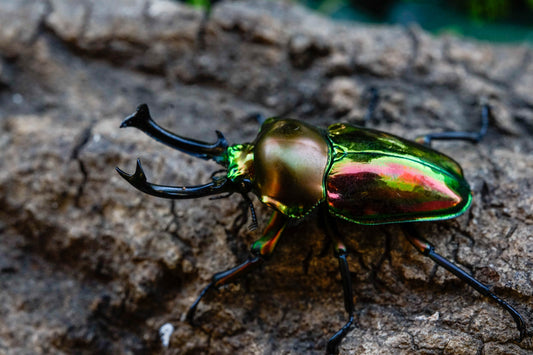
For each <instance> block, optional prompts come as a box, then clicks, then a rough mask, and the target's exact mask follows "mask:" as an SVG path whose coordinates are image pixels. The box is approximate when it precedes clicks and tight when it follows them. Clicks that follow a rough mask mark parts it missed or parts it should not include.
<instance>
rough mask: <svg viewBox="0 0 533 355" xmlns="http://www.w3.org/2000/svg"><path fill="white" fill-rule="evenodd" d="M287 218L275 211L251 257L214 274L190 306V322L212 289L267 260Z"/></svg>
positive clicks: (188, 316) (254, 245)
mask: <svg viewBox="0 0 533 355" xmlns="http://www.w3.org/2000/svg"><path fill="white" fill-rule="evenodd" d="M287 220H288V219H287V217H285V216H284V215H283V214H281V213H279V212H274V214H273V215H272V218H271V219H270V222H269V224H268V225H267V226H266V228H265V230H264V232H263V236H262V237H261V238H260V239H259V240H257V241H256V242H255V243H254V244H253V245H252V248H251V255H250V257H249V258H248V259H247V260H246V261H245V262H243V263H242V264H240V265H237V266H235V267H233V268H231V269H229V270H226V271H223V272H219V273H217V274H215V275H214V276H213V279H212V280H211V282H210V283H209V285H207V286H206V287H205V288H204V289H203V290H202V292H201V293H200V295H199V296H198V298H197V299H196V301H194V303H193V304H192V306H191V307H190V308H189V311H188V312H187V317H186V318H187V321H188V322H189V323H191V324H192V322H193V318H194V313H195V312H196V307H197V306H198V303H200V301H201V300H202V298H204V296H205V295H206V294H207V293H208V292H209V291H210V290H212V289H213V288H214V289H217V288H218V287H220V286H223V285H226V284H228V283H230V282H232V281H234V280H235V279H236V278H237V277H238V276H241V275H243V274H246V273H248V272H250V271H251V270H253V269H255V268H256V267H257V266H259V265H261V264H262V263H263V261H265V259H267V258H268V257H269V256H270V255H271V254H272V252H273V251H274V247H275V246H276V244H277V242H278V241H279V237H280V236H281V234H282V233H283V230H284V229H285V226H286V225H287Z"/></svg>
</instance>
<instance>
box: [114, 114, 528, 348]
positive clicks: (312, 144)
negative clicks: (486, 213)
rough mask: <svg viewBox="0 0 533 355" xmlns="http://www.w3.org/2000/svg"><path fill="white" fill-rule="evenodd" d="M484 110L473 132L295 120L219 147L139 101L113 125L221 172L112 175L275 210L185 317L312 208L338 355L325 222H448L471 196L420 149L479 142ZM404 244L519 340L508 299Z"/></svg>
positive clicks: (447, 168)
mask: <svg viewBox="0 0 533 355" xmlns="http://www.w3.org/2000/svg"><path fill="white" fill-rule="evenodd" d="M488 115H489V108H488V106H486V105H485V106H483V109H482V120H483V124H482V128H481V130H480V131H479V132H443V133H435V134H428V135H426V136H423V137H421V138H420V139H417V141H418V142H420V143H422V144H419V143H415V142H412V141H408V140H405V139H403V138H400V137H397V136H394V135H391V134H388V133H384V132H380V131H377V130H373V129H368V128H362V127H357V126H351V125H348V124H343V123H337V124H333V125H331V126H329V127H328V128H327V130H322V129H319V128H317V127H314V126H312V125H309V124H307V123H304V122H302V121H297V120H293V119H278V118H269V119H267V120H265V121H264V122H263V124H262V126H261V129H260V131H259V134H258V136H257V138H256V139H255V141H254V142H253V143H245V144H236V145H231V146H230V145H228V143H227V141H226V139H225V138H224V136H223V135H222V133H220V132H219V131H216V134H217V136H218V140H217V141H216V142H215V143H213V144H207V143H203V142H200V141H196V140H192V139H187V138H183V137H180V136H178V135H176V134H174V133H171V132H169V131H166V130H165V129H163V128H161V127H160V126H158V125H157V124H156V123H155V122H154V121H153V120H152V118H151V117H150V113H149V111H148V106H147V105H145V104H143V105H140V106H139V107H138V108H137V111H136V112H135V113H134V114H132V115H131V116H129V117H127V118H126V119H125V120H124V121H123V122H122V124H121V126H120V127H136V128H138V129H140V130H141V131H143V132H145V133H146V134H148V135H149V136H151V137H152V138H154V139H156V140H158V141H160V142H161V143H164V144H166V145H168V146H170V147H172V148H175V149H178V150H180V151H182V152H185V153H187V154H190V155H193V156H196V157H198V158H202V159H206V160H207V159H212V160H214V161H216V162H217V163H218V164H220V165H222V166H223V167H224V168H225V172H226V175H225V176H220V175H217V174H214V175H213V177H212V181H211V182H209V183H207V184H205V185H199V186H164V185H156V184H152V183H150V182H148V181H147V179H146V176H145V174H144V171H143V169H142V167H141V164H140V161H139V160H138V161H137V168H136V170H135V173H134V174H133V175H130V174H127V173H125V172H124V171H122V170H120V169H119V168H117V171H118V173H119V174H120V175H121V176H122V177H123V178H124V179H126V180H127V181H128V182H129V183H130V184H131V185H133V186H134V187H136V188H137V189H139V190H141V191H143V192H145V193H147V194H150V195H154V196H158V197H164V198H170V199H186V198H196V197H202V196H209V195H215V194H221V193H226V194H231V193H240V194H242V196H243V197H244V198H245V199H246V201H247V202H248V203H249V205H250V209H251V212H252V220H253V225H256V218H255V212H254V209H253V205H252V202H251V200H250V198H249V197H248V193H250V192H252V193H254V194H255V195H257V197H258V199H259V200H260V201H261V202H263V203H264V204H266V205H267V206H270V207H272V208H273V209H274V213H273V214H272V217H271V219H270V222H269V223H268V225H267V226H266V228H265V229H264V231H263V233H262V236H261V238H260V239H259V240H257V241H256V242H255V243H254V244H253V245H252V247H251V252H250V256H249V258H248V259H247V260H246V261H244V262H243V263H242V264H240V265H237V266H235V267H233V268H231V269H229V270H227V271H224V272H220V273H217V274H215V275H214V276H213V279H212V281H211V283H209V285H207V287H206V288H205V289H204V290H203V291H202V292H201V293H200V296H199V297H198V299H197V300H196V301H195V302H194V304H193V305H192V306H191V308H190V309H189V311H188V313H187V319H188V321H189V322H191V323H192V319H193V316H194V313H195V310H196V307H197V306H198V303H199V302H200V300H201V299H202V298H203V297H204V296H205V295H206V294H207V292H209V291H210V290H211V289H213V288H218V287H219V286H222V285H225V284H227V283H229V282H231V281H234V279H235V278H237V277H238V276H240V275H242V274H244V273H246V272H249V271H250V270H251V269H253V268H255V267H257V266H258V265H260V264H261V263H262V262H263V261H264V260H265V259H267V258H268V257H269V256H270V255H271V253H272V252H273V251H274V248H275V246H276V244H277V242H278V240H279V238H280V236H281V235H282V233H283V230H284V229H285V227H286V225H287V223H288V221H289V220H291V219H300V218H304V217H306V216H307V215H309V214H310V212H311V211H313V210H315V209H316V210H317V211H318V213H319V215H320V218H321V222H322V223H321V226H322V227H323V229H324V231H325V233H326V234H327V235H328V237H329V238H331V240H332V241H333V243H334V251H335V256H336V258H337V259H338V262H339V270H340V273H341V280H342V286H343V291H344V307H345V309H346V312H347V313H348V321H347V322H346V324H345V325H344V326H343V327H342V328H340V330H338V331H337V333H335V334H334V335H333V336H332V337H331V338H330V340H329V341H328V344H327V353H328V354H337V353H338V345H339V343H340V342H341V340H342V339H343V338H344V336H345V335H346V334H347V332H348V330H349V328H350V327H351V325H352V324H353V323H354V304H353V297H352V282H351V279H350V273H349V269H348V263H347V261H346V256H347V250H346V247H345V245H344V243H343V238H342V236H340V235H339V233H338V232H337V229H336V226H335V224H334V221H333V219H334V217H340V218H343V219H345V220H348V221H350V222H353V223H358V224H367V225H377V224H386V223H403V222H416V221H434V220H443V219H448V218H453V217H456V216H458V215H460V214H462V213H464V212H465V211H466V210H467V209H468V207H469V206H470V204H471V201H472V193H471V191H470V187H469V185H468V183H467V182H466V180H465V179H464V176H463V172H462V169H461V167H460V166H459V164H458V163H457V162H455V161H454V160H453V159H451V158H449V157H447V156H446V155H444V154H442V153H439V152H437V151H435V150H433V149H431V148H430V147H429V146H430V144H431V141H432V140H434V139H442V140H445V139H447V140H452V139H461V140H469V141H473V142H477V141H479V140H480V139H481V138H482V137H483V135H484V134H485V133H486V130H487V126H488ZM405 227H406V231H407V233H406V237H407V239H408V240H409V242H411V244H412V245H413V246H414V247H415V248H416V250H418V251H419V252H420V253H422V254H423V255H424V256H427V257H429V258H430V259H431V260H433V261H434V262H435V263H437V264H438V265H440V266H442V267H444V268H445V269H447V270H448V271H450V272H451V273H453V274H454V275H456V276H457V277H458V278H460V279H461V280H463V281H464V282H466V283H467V284H468V285H470V286H472V287H473V288H474V289H475V290H476V291H478V292H480V293H481V294H482V295H484V296H488V297H490V298H492V299H493V300H494V301H496V302H497V303H498V304H499V305H500V306H501V307H502V308H503V309H505V310H506V311H507V312H509V314H510V315H511V316H512V317H513V319H514V321H515V322H516V326H517V328H518V330H519V332H520V340H522V339H523V337H524V336H525V335H526V326H525V323H524V321H523V319H522V316H521V315H520V314H519V313H518V312H517V311H516V310H515V309H514V308H513V307H512V306H511V305H509V304H508V303H507V302H505V301H504V300H502V299H501V298H499V297H498V296H496V295H495V294H494V293H492V292H491V291H490V289H489V287H487V286H485V285H484V284H482V283H481V282H479V281H478V280H476V279H475V278H474V277H472V276H470V275H469V274H468V273H466V272H465V271H464V270H462V269H461V268H459V267H458V266H456V265H454V264H453V263H452V262H450V261H449V260H447V259H446V258H444V257H442V256H441V255H439V254H437V253H436V252H435V250H434V248H433V246H432V245H431V244H430V243H429V242H427V241H426V240H425V239H424V238H422V237H420V236H419V235H418V233H417V231H416V230H415V228H413V227H412V225H409V224H406V225H405Z"/></svg>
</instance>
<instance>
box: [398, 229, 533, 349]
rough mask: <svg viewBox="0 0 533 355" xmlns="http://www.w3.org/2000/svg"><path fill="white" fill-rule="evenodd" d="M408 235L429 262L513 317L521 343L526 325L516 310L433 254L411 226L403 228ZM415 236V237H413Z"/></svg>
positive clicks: (469, 276) (431, 249) (457, 268)
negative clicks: (490, 299)
mask: <svg viewBox="0 0 533 355" xmlns="http://www.w3.org/2000/svg"><path fill="white" fill-rule="evenodd" d="M404 227H405V228H406V229H407V231H408V233H406V238H407V240H408V241H409V242H411V244H412V245H413V246H414V247H415V249H416V250H418V251H419V252H420V253H421V254H422V255H424V256H427V257H429V258H430V259H431V260H433V261H434V262H435V263H436V264H437V265H439V266H442V267H443V268H445V269H446V270H448V271H449V272H451V273H452V274H454V275H455V276H457V277H458V278H459V279H461V280H463V281H464V282H466V283H467V284H468V285H470V286H471V287H472V288H474V289H475V290H476V291H477V292H479V293H481V294H482V295H483V296H488V297H490V298H492V299H493V300H494V301H496V302H497V303H498V304H499V305H500V306H501V307H502V308H503V309H505V310H506V311H507V312H509V314H510V315H511V316H512V317H513V319H514V321H515V323H516V327H517V328H518V331H519V332H520V339H519V341H522V339H523V338H524V337H525V336H526V325H525V322H524V319H523V318H522V316H521V315H520V313H518V311H517V310H516V309H514V308H513V307H512V306H511V305H510V304H508V303H507V302H505V301H504V300H502V299H501V298H499V297H498V296H496V295H495V294H494V293H492V292H491V290H490V289H489V287H488V286H486V285H484V284H483V283H481V282H480V281H478V280H476V279H475V278H474V277H473V276H471V275H470V274H468V273H467V272H466V271H464V270H463V269H461V268H460V267H459V266H457V265H455V264H453V263H452V262H451V261H449V260H448V259H446V258H444V257H443V256H441V255H439V254H437V253H436V252H435V248H434V247H433V245H431V244H430V243H429V242H428V241H427V240H425V239H424V238H422V237H421V236H420V235H418V233H417V231H416V230H415V228H413V226H407V225H405V226H404ZM415 235H416V236H415Z"/></svg>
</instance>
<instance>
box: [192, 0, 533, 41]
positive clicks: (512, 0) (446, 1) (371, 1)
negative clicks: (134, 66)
mask: <svg viewBox="0 0 533 355" xmlns="http://www.w3.org/2000/svg"><path fill="white" fill-rule="evenodd" d="M185 1H186V2H188V3H190V4H193V5H197V6H204V7H205V6H207V5H206V4H208V3H209V2H211V3H212V4H213V3H216V2H219V1H222V0H211V1H209V0H185ZM265 1H267V0H265ZM292 1H295V2H299V3H301V4H303V5H305V6H307V7H309V8H311V9H313V10H315V11H318V12H320V13H322V14H325V15H327V16H330V17H332V18H334V19H338V20H344V21H359V22H367V23H384V24H401V25H408V24H412V23H417V24H419V25H420V27H422V28H424V29H425V30H427V31H429V32H432V33H435V34H442V33H453V34H455V35H460V36H466V37H473V38H476V39H479V40H485V41H491V42H506V43H527V44H528V45H533V0H381V1H377V0H292Z"/></svg>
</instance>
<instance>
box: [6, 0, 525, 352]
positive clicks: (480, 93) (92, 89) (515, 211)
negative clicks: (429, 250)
mask: <svg viewBox="0 0 533 355" xmlns="http://www.w3.org/2000/svg"><path fill="white" fill-rule="evenodd" d="M0 24H1V25H0V151H1V155H0V288H1V290H0V319H2V320H1V321H0V353H2V354H50V353H54V354H72V353H99V354H106V353H107V354H120V353H123V354H125V353H129V354H132V353H133V354H155V353H161V352H162V353H166V354H201V353H206V354H236V353H242V354H304V353H305V354H321V353H323V351H324V348H325V344H326V341H327V339H328V338H329V336H331V335H332V334H333V333H334V332H335V331H336V330H337V329H338V328H340V326H341V325H342V324H344V322H345V320H346V315H345V313H344V310H343V298H342V287H341V284H340V277H339V272H338V268H337V262H336V260H335V258H334V257H333V256H332V253H331V250H330V249H326V253H323V250H324V249H325V247H326V246H327V242H326V241H325V239H324V237H323V235H322V233H321V231H320V229H318V228H317V226H316V224H315V223H314V221H313V220H312V219H311V220H310V221H309V223H302V224H300V225H298V226H295V227H294V228H291V229H289V230H287V231H286V233H285V235H284V238H283V240H282V241H281V242H280V245H279V246H278V250H277V251H276V253H275V255H274V257H273V258H272V259H271V260H270V261H269V263H267V264H266V265H265V266H264V267H262V268H261V269H260V270H258V271H257V272H255V273H253V274H250V275H248V276H246V277H244V278H243V279H242V280H241V282H239V283H238V284H235V285H231V286H229V287H226V288H224V289H222V290H220V292H218V293H216V294H213V295H210V296H209V297H207V298H206V299H205V302H203V303H202V304H201V305H200V307H199V309H198V313H197V325H196V326H194V327H193V326H191V325H189V324H188V323H187V322H185V321H184V320H183V316H184V314H185V312H186V311H187V309H188V307H189V306H190V305H191V303H192V302H193V300H194V299H195V297H196V296H197V295H198V293H199V291H200V290H201V289H202V288H203V287H204V286H205V285H206V284H207V283H208V282H209V279H210V277H211V275H212V274H213V273H215V272H217V271H220V270H224V269H226V268H229V267H230V266H233V265H235V264H236V263H237V262H239V261H241V260H243V259H244V258H246V257H247V255H248V247H249V245H250V244H251V243H252V242H253V240H255V239H257V238H258V237H259V232H250V231H248V230H247V226H248V224H249V221H248V220H247V219H246V218H243V208H242V207H243V205H242V203H241V200H240V197H238V196H232V197H231V198H228V199H222V200H215V201H211V200H209V199H198V200H188V201H181V202H179V203H172V202H170V201H168V200H162V199H157V198H153V197H149V196H147V195H144V194H142V193H140V192H138V191H136V190H134V189H133V188H132V187H131V186H129V185H128V184H127V183H126V182H125V181H123V180H122V179H121V178H120V177H119V176H118V175H117V174H116V173H115V171H114V168H115V166H120V167H122V168H123V169H125V170H127V171H133V169H134V162H135V159H136V158H137V157H141V158H142V161H143V162H144V167H145V170H146V172H147V174H148V177H149V179H150V180H151V181H155V182H158V183H163V184H184V185H190V184H197V183H200V182H205V181H208V180H209V177H210V174H211V172H213V171H214V170H216V169H217V167H216V166H215V165H214V164H211V163H205V162H203V161H200V160H197V159H194V158H192V157H189V156H186V155H184V154H181V153H179V152H175V151H172V150H170V149H169V148H167V147H164V146H162V145H160V144H158V143H157V142H155V141H153V140H151V139H150V138H148V137H146V136H145V135H144V134H142V133H141V132H140V131H137V130H135V129H125V130H119V128H118V125H119V123H120V122H121V120H122V118H124V117H125V116H126V115H128V114H129V113H131V112H133V111H134V109H135V107H136V106H137V105H138V104H139V103H143V102H145V103H148V104H149V105H150V107H151V110H152V114H153V116H154V117H155V118H156V120H157V121H158V122H159V123H160V124H162V125H163V126H165V127H168V128H169V129H171V130H173V131H177V132H180V134H183V135H184V136H189V137H192V138H196V139H200V140H205V141H214V140H215V134H214V130H215V129H218V130H220V131H222V132H224V133H225V135H226V137H227V138H228V140H229V141H230V142H232V143H237V142H246V141H251V140H253V139H254V137H255V135H256V132H257V130H258V126H257V123H256V122H255V121H254V120H250V119H245V117H246V116H247V115H248V114H250V113H254V112H262V113H264V114H265V115H267V116H268V115H278V116H291V117H297V118H300V119H304V120H307V121H308V122H312V123H314V124H317V125H320V126H327V125H328V124H331V123H333V122H337V121H341V120H343V121H349V122H352V123H357V122H361V120H362V118H363V116H364V114H365V111H366V106H367V101H368V100H367V95H366V93H367V92H368V89H369V88H377V89H378V90H379V93H380V98H381V100H380V103H379V106H378V107H377V110H376V112H375V118H374V120H372V121H371V122H370V125H371V127H374V128H378V129H382V130H386V131H390V132H393V133H395V134H398V135H401V136H405V137H408V138H414V137H415V136H417V135H418V134H422V133H425V132H429V131H442V130H475V129H477V127H478V126H479V122H480V119H479V113H480V102H481V101H483V100H485V101H487V102H489V103H490V105H491V106H492V108H493V110H492V116H491V125H490V129H489V133H488V135H487V136H486V138H485V140H484V141H483V142H482V143H480V144H478V145H472V144H468V143H464V142H450V143H436V144H435V147H436V148H438V149H439V150H441V151H443V152H445V153H447V154H448V155H450V156H452V157H455V158H456V159H457V160H458V161H459V162H460V163H461V164H462V166H463V168H464V172H465V175H466V177H467V179H468V181H469V182H470V184H471V187H472V189H473V191H474V196H475V200H474V203H473V206H472V208H471V209H470V210H469V212H468V213H466V214H465V215H463V216H461V217H459V218H456V219H454V220H449V221H443V222H439V223H426V224H424V223H421V224H419V225H417V227H416V228H418V229H419V230H420V232H421V233H423V235H425V236H426V237H427V239H429V240H430V241H431V242H432V243H434V244H435V245H436V248H437V250H438V251H439V252H440V253H441V254H443V255H445V256H447V257H448V258H450V259H451V260H453V261H454V262H456V263H458V264H460V265H461V266H462V267H464V268H465V269H466V270H468V271H469V272H472V273H473V274H474V275H475V276H476V277H477V278H479V279H480V280H481V281H483V282H485V283H488V284H491V285H493V289H494V291H495V292H496V293H497V294H498V295H500V296H501V297H503V298H505V299H506V300H508V301H509V302H510V303H511V304H513V305H514V306H515V307H516V308H517V309H518V310H519V311H520V312H521V313H522V314H523V316H524V317H525V319H526V322H528V323H530V324H533V312H532V304H533V283H532V278H533V271H532V270H533V210H532V205H533V179H532V177H533V155H532V152H533V139H532V138H533V52H532V51H531V49H528V48H526V47H519V46H515V47H513V46H491V45H488V44H482V43H474V42H471V41H465V40H460V39H457V38H454V37H438V38H435V37H433V36H430V35H428V34H427V33H425V32H424V31H422V30H420V29H419V28H416V27H411V28H400V27H377V26H376V27H373V26H367V25H358V24H353V23H352V24H339V23H332V22H331V21H329V20H327V19H324V18H321V17H318V16H316V15H313V14H310V13H309V12H307V11H306V10H304V9H302V8H300V7H297V6H294V5H292V4H288V3H279V2H261V1H259V2H222V3H220V4H217V5H216V6H215V7H214V9H213V12H212V14H211V17H210V18H209V19H208V20H207V21H205V22H204V17H203V14H202V13H201V12H200V11H199V10H195V9H192V8H190V7H187V6H185V5H181V4H179V3H175V2H170V1H162V0H120V1H112V2H110V1H103V0H93V1H84V0H76V1H73V0H47V1H42V0H19V1H12V0H0ZM258 205H259V204H258V203H256V206H257V207H258V215H259V216H260V218H259V223H260V228H259V231H260V230H261V227H264V226H265V224H266V222H267V221H268V217H269V211H268V209H267V208H264V207H259V206H258ZM339 226H340V229H341V231H342V235H343V236H344V237H345V238H346V240H347V241H348V245H349V247H350V250H351V256H350V257H349V262H350V268H351V272H352V275H351V276H352V279H353V282H354V298H355V301H356V314H357V322H358V325H357V327H354V329H353V330H352V331H351V332H350V333H349V334H348V336H347V337H346V339H345V340H344V341H343V343H342V345H341V349H340V350H341V353H343V354H385V353H397V354H413V353H419V354H475V353H478V354H479V353H481V354H511V353H512V354H527V353H532V352H533V346H532V341H531V335H528V337H526V339H525V340H524V341H522V342H517V341H516V338H517V337H518V332H517V331H516V328H515V324H514V322H513V321H512V319H511V318H510V317H509V315H508V314H506V313H505V312H504V311H502V310H501V309H500V308H499V307H498V306H497V305H495V304H494V303H493V302H489V301H488V300H487V299H486V298H484V297H481V296H479V295H478V294H477V293H475V292H474V291H472V290H471V289H470V288H469V287H467V286H466V285H464V284H462V283H461V282H459V281H458V280H457V279H456V278H455V277H453V276H452V275H450V274H449V273H447V272H445V271H444V270H442V269H441V268H437V267H435V266H434V264H433V263H432V262H431V261H429V260H425V259H424V257H423V256H421V255H419V254H418V253H417V252H416V251H415V250H414V249H413V248H412V247H411V246H410V245H409V243H408V242H407V241H406V240H405V238H403V235H402V229H401V228H400V227H399V226H395V225H391V226H382V227H361V226H357V225H353V224H350V223H345V222H340V223H339ZM165 323H171V324H172V325H173V326H174V327H175V331H174V333H173V334H172V336H171V337H170V345H169V347H168V348H164V347H163V346H162V345H161V341H160V339H159V336H158V329H159V328H160V327H161V326H162V325H163V324H165Z"/></svg>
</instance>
